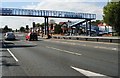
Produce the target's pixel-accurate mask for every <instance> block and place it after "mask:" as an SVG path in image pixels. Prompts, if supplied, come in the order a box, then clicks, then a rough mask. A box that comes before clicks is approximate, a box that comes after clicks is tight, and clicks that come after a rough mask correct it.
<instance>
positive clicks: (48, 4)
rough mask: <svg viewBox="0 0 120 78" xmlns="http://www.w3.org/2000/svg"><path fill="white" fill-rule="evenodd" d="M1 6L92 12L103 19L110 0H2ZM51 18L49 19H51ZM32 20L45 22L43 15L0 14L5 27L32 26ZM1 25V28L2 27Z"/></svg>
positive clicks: (1, 22) (0, 23)
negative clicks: (15, 15)
mask: <svg viewBox="0 0 120 78" xmlns="http://www.w3.org/2000/svg"><path fill="white" fill-rule="evenodd" d="M0 1H1V3H0V7H2V8H20V9H36V10H57V11H68V12H69V11H70V12H82V13H92V14H96V15H97V18H96V19H97V20H102V19H103V18H102V16H103V7H104V6H105V5H106V4H107V2H108V1H109V0H90V1H88V0H26V1H24V0H0ZM50 19H53V20H55V22H57V23H58V22H63V21H68V20H71V21H80V19H77V20H74V19H60V18H59V19H57V18H50ZM50 19H49V20H50ZM32 22H37V23H43V22H44V18H42V17H37V18H36V17H11V16H9V17H7V16H5V17H3V16H0V26H1V27H2V28H3V27H4V26H5V25H8V26H9V27H10V28H12V29H19V28H20V27H21V26H24V27H25V26H26V25H29V27H31V26H32ZM1 27H0V28H1Z"/></svg>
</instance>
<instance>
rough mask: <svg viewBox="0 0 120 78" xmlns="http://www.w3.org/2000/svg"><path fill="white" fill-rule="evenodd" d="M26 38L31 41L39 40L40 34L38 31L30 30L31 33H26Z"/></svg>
mask: <svg viewBox="0 0 120 78" xmlns="http://www.w3.org/2000/svg"><path fill="white" fill-rule="evenodd" d="M25 38H26V40H29V41H31V40H36V41H37V40H38V35H37V33H34V32H30V33H28V34H27V35H26V37H25Z"/></svg>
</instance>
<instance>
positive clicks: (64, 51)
mask: <svg viewBox="0 0 120 78" xmlns="http://www.w3.org/2000/svg"><path fill="white" fill-rule="evenodd" d="M46 47H47V48H51V49H54V50H58V51H62V52H65V53H69V54H73V55H78V56H80V55H82V54H79V53H75V52H71V51H67V50H61V49H58V48H54V47H49V46H46Z"/></svg>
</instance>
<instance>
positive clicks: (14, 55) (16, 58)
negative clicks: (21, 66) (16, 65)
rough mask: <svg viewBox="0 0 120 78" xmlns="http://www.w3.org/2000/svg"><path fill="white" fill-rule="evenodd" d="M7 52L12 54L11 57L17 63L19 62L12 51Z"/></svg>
mask: <svg viewBox="0 0 120 78" xmlns="http://www.w3.org/2000/svg"><path fill="white" fill-rule="evenodd" d="M7 51H8V52H9V53H10V54H11V56H12V57H13V58H14V59H15V61H16V62H18V59H17V58H16V57H15V55H14V54H13V53H12V52H11V51H10V49H7Z"/></svg>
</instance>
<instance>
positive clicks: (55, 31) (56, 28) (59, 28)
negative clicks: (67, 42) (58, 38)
mask: <svg viewBox="0 0 120 78" xmlns="http://www.w3.org/2000/svg"><path fill="white" fill-rule="evenodd" d="M54 33H55V34H60V33H62V29H61V25H59V24H56V26H55V30H54Z"/></svg>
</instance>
